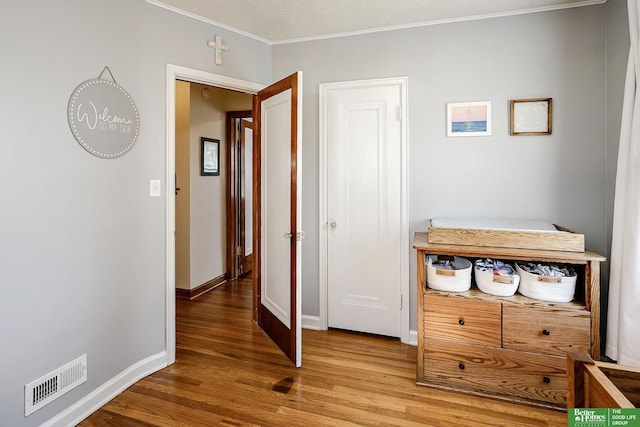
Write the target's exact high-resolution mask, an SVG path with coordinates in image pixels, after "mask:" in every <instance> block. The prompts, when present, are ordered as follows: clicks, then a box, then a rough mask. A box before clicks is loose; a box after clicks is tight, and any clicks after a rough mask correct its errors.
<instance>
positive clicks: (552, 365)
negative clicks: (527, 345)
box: [424, 339, 567, 405]
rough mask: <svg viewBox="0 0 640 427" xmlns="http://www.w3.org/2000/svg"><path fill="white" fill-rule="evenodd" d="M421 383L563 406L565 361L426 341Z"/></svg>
mask: <svg viewBox="0 0 640 427" xmlns="http://www.w3.org/2000/svg"><path fill="white" fill-rule="evenodd" d="M424 350H425V351H424V382H425V383H432V384H441V385H448V386H454V387H459V388H461V389H467V390H473V391H480V392H484V393H489V394H500V395H504V396H517V397H520V398H523V399H531V400H535V401H539V402H547V403H552V404H558V405H565V404H566V363H567V362H566V359H565V358H562V357H554V356H545V355H541V354H533V353H523V352H516V351H513V350H504V349H500V348H491V347H483V346H477V345H468V344H459V343H453V342H444V341H439V340H431V339H427V340H425V343H424Z"/></svg>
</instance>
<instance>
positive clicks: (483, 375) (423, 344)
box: [413, 233, 605, 408]
mask: <svg viewBox="0 0 640 427" xmlns="http://www.w3.org/2000/svg"><path fill="white" fill-rule="evenodd" d="M413 247H414V248H415V249H416V250H417V256H418V259H417V274H418V280H417V284H418V286H417V288H418V299H417V301H418V303H417V308H418V358H417V371H416V379H417V383H418V384H419V385H425V386H432V387H439V388H448V389H455V390H459V391H465V392H469V393H473V394H480V395H484V396H490V397H493V398H498V399H504V400H512V401H518V402H525V403H528V404H534V405H539V406H551V407H556V408H564V407H565V405H566V400H567V397H566V396H567V393H566V390H567V383H566V372H567V360H566V354H567V352H586V353H590V354H591V357H593V358H594V359H596V360H598V359H599V358H600V333H599V330H600V262H602V261H604V260H605V258H604V257H603V256H601V255H598V254H596V253H593V252H590V251H585V252H564V251H546V250H535V249H512V248H493V247H481V246H458V245H445V244H430V243H428V240H427V233H416V234H415V238H414V245H413ZM427 255H457V256H462V257H465V258H468V259H470V260H471V261H473V260H474V259H477V258H494V259H502V260H514V261H515V260H518V261H538V262H547V263H565V264H571V265H572V266H573V268H574V269H575V270H576V272H577V274H578V278H577V283H576V294H575V299H574V301H572V302H570V303H550V302H544V301H539V300H535V299H531V298H527V297H525V296H523V295H520V294H518V293H516V294H515V295H514V296H510V297H498V296H492V295H489V294H486V293H483V292H481V291H480V290H478V289H477V288H476V287H475V284H473V283H472V287H471V289H470V290H469V291H466V292H442V291H435V290H432V289H429V288H427V287H426V269H425V257H426V256H427Z"/></svg>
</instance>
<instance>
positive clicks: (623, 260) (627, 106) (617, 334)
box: [605, 0, 640, 367]
mask: <svg viewBox="0 0 640 427" xmlns="http://www.w3.org/2000/svg"><path fill="white" fill-rule="evenodd" d="M627 5H628V10H629V36H630V38H631V48H630V50H629V62H628V64H627V77H626V82H625V89H624V101H623V107H622V122H621V128H620V145H619V151H618V169H617V175H616V191H615V201H614V212H613V235H612V242H611V264H610V279H609V307H608V315H607V345H606V351H605V354H606V355H607V356H608V357H610V358H612V359H614V360H617V361H618V363H621V364H624V365H631V366H639V367H640V333H638V331H639V330H640V98H639V97H638V95H637V90H636V89H637V84H638V82H639V81H640V63H639V58H640V51H638V33H639V26H640V16H639V15H638V0H628V1H627Z"/></svg>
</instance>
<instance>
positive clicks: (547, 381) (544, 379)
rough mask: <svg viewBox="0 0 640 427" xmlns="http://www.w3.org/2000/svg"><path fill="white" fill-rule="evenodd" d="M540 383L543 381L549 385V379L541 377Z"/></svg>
mask: <svg viewBox="0 0 640 427" xmlns="http://www.w3.org/2000/svg"><path fill="white" fill-rule="evenodd" d="M542 381H544V383H545V384H549V383H550V382H551V378H549V377H542Z"/></svg>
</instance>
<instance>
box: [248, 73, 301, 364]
mask: <svg viewBox="0 0 640 427" xmlns="http://www.w3.org/2000/svg"><path fill="white" fill-rule="evenodd" d="M301 84H302V73H300V72H298V73H296V74H293V75H291V76H289V77H287V78H285V79H283V80H281V81H279V82H277V83H275V84H273V85H271V86H269V87H267V88H265V89H263V90H261V91H260V92H258V94H257V96H256V98H255V101H254V120H255V126H254V147H253V148H254V153H255V154H254V178H255V179H256V186H255V187H254V190H255V191H254V227H255V228H254V230H255V232H254V245H253V249H254V251H255V252H256V253H255V254H254V255H255V270H254V280H255V281H256V289H257V298H256V299H257V300H258V301H257V303H258V306H257V317H258V324H259V325H260V327H261V328H262V329H263V330H264V331H265V332H266V333H267V335H269V337H270V338H271V339H272V340H273V341H274V343H275V344H276V345H278V347H280V349H281V350H282V351H283V352H284V353H285V354H286V355H287V357H289V359H290V360H291V361H292V362H293V363H294V364H295V365H296V366H300V364H301V362H302V334H301V318H302V314H301V305H302V304H301V259H302V258H301V250H300V249H301V239H302V227H301V226H302V215H301V211H302V209H301V207H302V197H301V192H302V182H301V181H302V163H301V160H302V155H301V147H300V141H301V135H302V129H301V123H302V122H301V119H302V114H301V113H302V100H301V94H300V92H299V90H298V87H299V86H300V85H301Z"/></svg>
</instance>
